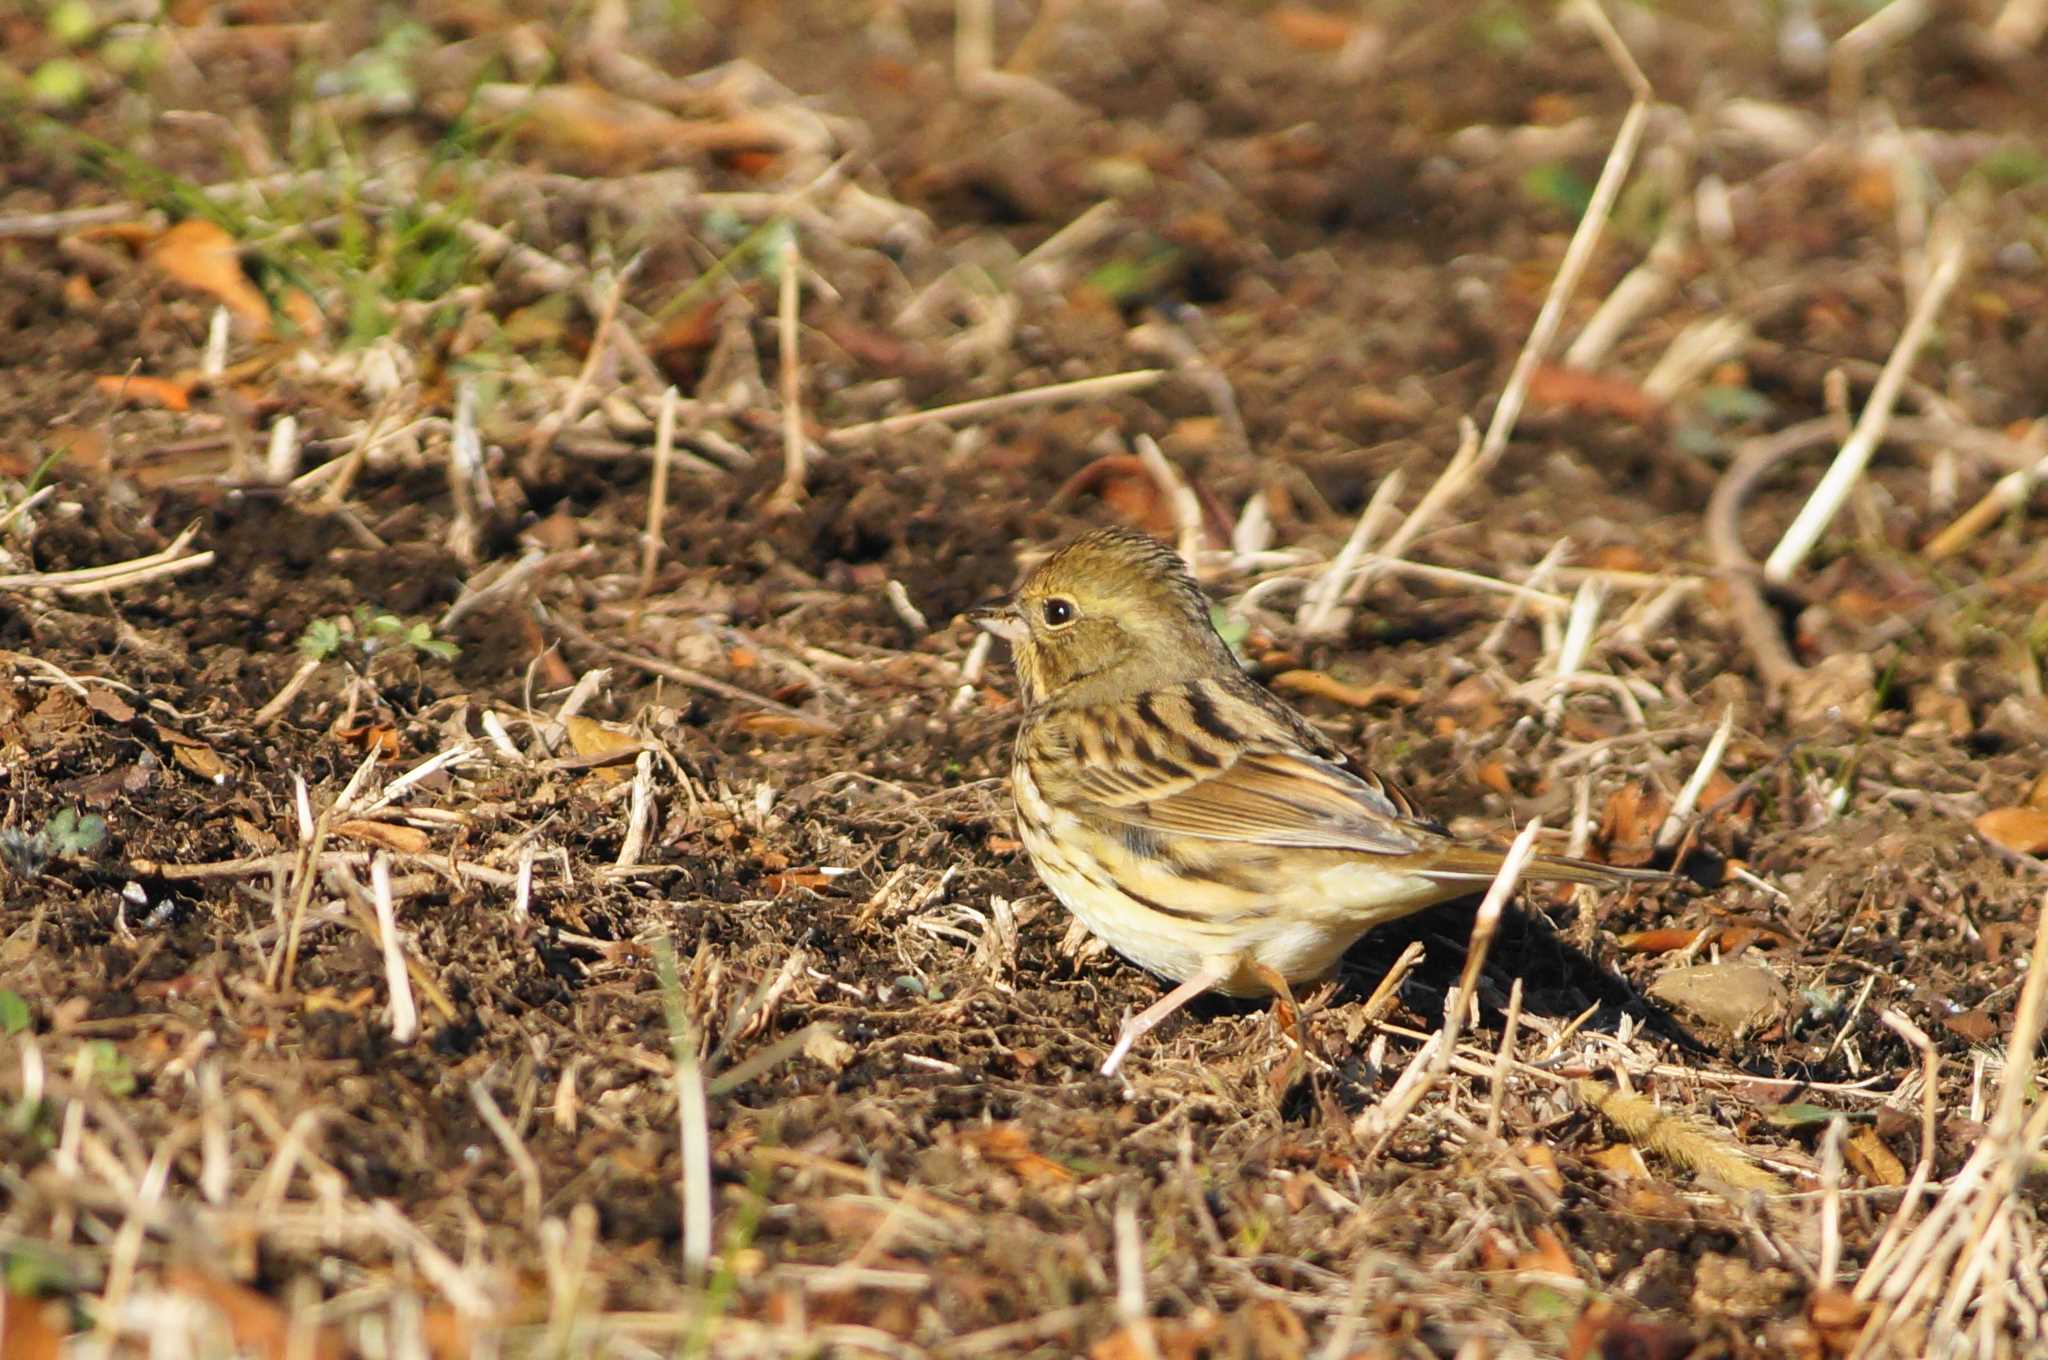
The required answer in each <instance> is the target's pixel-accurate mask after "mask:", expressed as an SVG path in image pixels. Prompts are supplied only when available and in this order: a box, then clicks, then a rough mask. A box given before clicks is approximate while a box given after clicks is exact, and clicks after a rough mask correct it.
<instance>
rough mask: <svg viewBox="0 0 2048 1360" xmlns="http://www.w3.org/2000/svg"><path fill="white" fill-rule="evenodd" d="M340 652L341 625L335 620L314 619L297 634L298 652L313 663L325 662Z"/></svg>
mask: <svg viewBox="0 0 2048 1360" xmlns="http://www.w3.org/2000/svg"><path fill="white" fill-rule="evenodd" d="M340 650H341V623H340V621H339V620H337V619H315V620H313V621H312V622H311V623H309V624H307V625H306V631H305V632H303V633H301V634H299V652H300V654H301V655H303V656H307V657H311V658H312V659H313V660H315V661H325V660H326V659H327V658H328V657H330V656H333V655H334V654H335V653H336V652H338V651H340Z"/></svg>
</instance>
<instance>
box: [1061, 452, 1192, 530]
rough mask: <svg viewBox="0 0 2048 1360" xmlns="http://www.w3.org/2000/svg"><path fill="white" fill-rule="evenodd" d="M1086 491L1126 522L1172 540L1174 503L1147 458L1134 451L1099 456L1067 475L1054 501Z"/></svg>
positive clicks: (1062, 500)
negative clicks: (1157, 478)
mask: <svg viewBox="0 0 2048 1360" xmlns="http://www.w3.org/2000/svg"><path fill="white" fill-rule="evenodd" d="M1087 495H1093V496H1094V497H1095V498H1096V499H1098V500H1100V501H1101V502H1102V503H1103V504H1104V505H1105V506H1107V507H1109V510H1110V513H1111V514H1113V515H1115V516H1116V517H1117V518H1118V519H1120V520H1122V521H1123V522H1124V523H1125V524H1128V525H1130V526H1131V527H1132V528H1134V529H1142V530H1144V531H1145V532H1146V533H1148V534H1151V535H1152V536H1153V537H1154V538H1158V539H1162V540H1170V539H1172V538H1173V537H1174V535H1175V533H1176V531H1177V526H1176V525H1175V523H1174V518H1173V507H1172V506H1170V505H1168V504H1167V502H1166V496H1165V495H1164V494H1163V493H1162V492H1161V491H1160V489H1159V483H1158V482H1156V481H1155V480H1153V477H1152V474H1151V473H1149V472H1147V471H1146V470H1145V464H1144V462H1143V461H1142V460H1141V459H1139V458H1138V457H1136V456H1135V455H1133V454H1128V453H1112V454H1108V455H1106V456H1104V457H1101V458H1098V459H1096V460H1095V461H1094V462H1092V463H1090V464H1088V466H1086V467H1084V468H1082V469H1081V470H1080V471H1079V472H1077V473H1075V474H1074V475H1073V476H1071V477H1069V478H1067V480H1066V483H1065V484H1064V485H1062V486H1061V487H1060V489H1059V490H1058V491H1056V492H1054V493H1053V504H1055V505H1059V504H1062V503H1064V502H1066V501H1069V500H1073V499H1076V498H1078V497H1081V496H1087Z"/></svg>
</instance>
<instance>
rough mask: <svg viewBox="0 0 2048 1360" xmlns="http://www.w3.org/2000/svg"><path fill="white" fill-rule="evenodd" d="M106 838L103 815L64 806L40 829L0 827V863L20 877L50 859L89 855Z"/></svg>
mask: <svg viewBox="0 0 2048 1360" xmlns="http://www.w3.org/2000/svg"><path fill="white" fill-rule="evenodd" d="M106 839H107V819H106V818H104V817H102V816H100V815H99V814H98V813H96V812H93V813H87V814H85V815H84V816H80V815H79V813H78V812H77V810H75V809H73V808H65V809H64V810H63V811H62V812H59V813H58V814H57V815H56V816H54V817H52V818H50V820H49V821H47V822H45V823H44V824H43V825H42V827H41V829H40V830H37V831H33V832H25V831H22V830H20V829H18V828H16V827H8V828H7V829H6V830H4V831H0V863H4V864H5V865H6V866H7V867H8V868H10V869H12V870H14V872H15V873H17V874H20V875H21V876H22V877H23V878H34V877H35V876H36V875H37V874H39V873H41V872H42V871H43V867H44V866H45V865H47V864H48V863H49V862H50V861H51V860H53V859H76V858H81V857H83V856H86V855H89V854H91V853H92V852H93V851H95V850H97V849H99V847H100V845H101V844H102V843H103V842H104V841H105V840H106Z"/></svg>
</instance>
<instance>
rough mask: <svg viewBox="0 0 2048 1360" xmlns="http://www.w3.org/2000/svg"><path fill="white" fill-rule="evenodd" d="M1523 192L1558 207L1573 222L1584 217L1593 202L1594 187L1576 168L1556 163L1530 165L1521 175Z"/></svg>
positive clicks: (1538, 200)
mask: <svg viewBox="0 0 2048 1360" xmlns="http://www.w3.org/2000/svg"><path fill="white" fill-rule="evenodd" d="M1522 192H1523V193H1525V194H1527V195H1528V196H1529V197H1530V198H1533V199H1535V200H1536V201H1537V202H1539V203H1547V204H1549V205H1550V206H1551V207H1553V208H1557V209H1559V210H1560V211H1562V212H1563V213H1564V214H1565V215H1566V216H1568V217H1570V218H1571V219H1572V220H1573V221H1577V220H1578V219H1579V218H1580V217H1582V216H1584V215H1585V211H1586V209H1587V208H1588V207H1589V206H1591V204H1592V202H1593V186H1592V185H1590V184H1588V183H1586V181H1585V180H1584V178H1582V177H1581V176H1580V175H1579V174H1578V173H1577V172H1576V171H1574V170H1572V169H1570V168H1569V167H1567V166H1563V165H1556V164H1551V165H1537V166H1532V167H1530V169H1529V170H1528V171H1527V172H1526V173H1525V174H1523V176H1522Z"/></svg>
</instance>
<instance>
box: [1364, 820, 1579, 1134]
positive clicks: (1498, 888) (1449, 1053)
mask: <svg viewBox="0 0 2048 1360" xmlns="http://www.w3.org/2000/svg"><path fill="white" fill-rule="evenodd" d="M1542 830H1543V819H1542V818H1541V817H1535V818H1531V819H1530V821H1529V824H1528V825H1527V826H1525V827H1523V828H1522V832H1521V834H1520V835H1518V836H1516V837H1515V840H1514V844H1513V845H1510V846H1509V847H1508V852H1507V855H1506V856H1505V858H1503V859H1502V861H1501V866H1500V870H1499V872H1497V873H1496V874H1494V876H1493V885H1492V886H1491V887H1489V888H1488V889H1487V890H1486V896H1485V898H1484V899H1483V900H1482V901H1481V902H1480V903H1479V914H1478V916H1477V917H1476V918H1475V919H1474V921H1473V923H1472V939H1471V942H1470V944H1468V945H1467V946H1466V950H1465V967H1464V970H1463V971H1462V972H1460V973H1459V975H1458V985H1457V986H1455V987H1453V988H1452V989H1451V994H1450V996H1449V998H1448V999H1447V1000H1446V1001H1445V1002H1444V1024H1443V1028H1442V1029H1440V1030H1438V1031H1437V1032H1436V1034H1435V1035H1433V1036H1431V1039H1430V1042H1429V1045H1427V1046H1425V1048H1424V1050H1423V1051H1424V1052H1426V1053H1429V1054H1430V1057H1429V1058H1428V1060H1427V1061H1426V1062H1423V1061H1422V1054H1420V1053H1418V1054H1417V1055H1416V1058H1417V1062H1418V1063H1420V1064H1421V1070H1420V1074H1419V1076H1415V1073H1416V1068H1415V1066H1414V1065H1411V1067H1410V1071H1409V1072H1407V1073H1403V1075H1402V1081H1401V1082H1398V1083H1396V1085H1395V1090H1394V1091H1393V1092H1391V1093H1389V1094H1388V1096H1387V1099H1386V1100H1385V1101H1384V1102H1382V1103H1381V1104H1380V1105H1379V1106H1377V1107H1376V1108H1374V1109H1371V1110H1368V1111H1367V1112H1366V1113H1365V1114H1364V1115H1362V1116H1360V1118H1359V1120H1358V1125H1357V1130H1356V1131H1357V1132H1359V1133H1360V1134H1361V1135H1365V1134H1377V1135H1378V1136H1377V1138H1376V1140H1375V1141H1374V1143H1373V1145H1372V1149H1371V1151H1370V1152H1368V1153H1367V1154H1366V1161H1367V1162H1376V1161H1378V1160H1379V1158H1380V1155H1381V1154H1382V1153H1384V1152H1385V1151H1386V1149H1387V1145H1388V1144H1389V1143H1391V1142H1393V1140H1394V1136H1395V1135H1396V1134H1397V1133H1399V1132H1400V1131H1401V1128H1402V1126H1403V1125H1404V1124H1405V1123H1406V1122H1407V1118H1408V1115H1409V1114H1410V1113H1412V1112H1413V1111H1414V1109H1415V1107H1416V1106H1417V1105H1419V1104H1421V1103H1422V1099H1423V1097H1424V1096H1426V1095H1428V1094H1429V1092H1430V1090H1431V1089H1432V1088H1433V1087H1434V1086H1435V1085H1436V1083H1437V1082H1438V1081H1439V1080H1440V1079H1441V1078H1442V1076H1443V1075H1444V1073H1446V1072H1448V1071H1450V1070H1451V1068H1452V1066H1453V1064H1454V1061H1455V1060H1456V1058H1457V1057H1458V1035H1459V1032H1460V1031H1461V1030H1462V1029H1463V1028H1464V1024H1465V1010H1466V1008H1467V1007H1468V1006H1469V1005H1470V1004H1471V1002H1472V997H1473V991H1474V988H1475V987H1476V986H1477V985H1478V982H1479V973H1480V970H1481V969H1483V968H1484V967H1485V966H1486V956H1487V954H1488V953H1489V952H1490V951H1491V950H1492V948H1493V937H1494V934H1495V932H1496V931H1497V930H1498V929H1499V926H1500V915H1501V911H1502V910H1503V909H1504V908H1505V907H1506V906H1507V902H1508V898H1510V897H1512V896H1513V895H1514V892H1515V889H1516V887H1517V886H1518V885H1519V884H1520V883H1521V881H1522V870H1523V869H1524V868H1525V867H1527V865H1528V863H1529V858H1530V856H1531V855H1533V854H1534V853H1535V851H1536V837H1537V835H1538V834H1539V833H1540V832H1541V831H1542ZM1489 1056H1491V1057H1492V1059H1493V1061H1492V1062H1490V1063H1488V1064H1486V1065H1485V1066H1484V1067H1483V1068H1482V1069H1481V1070H1482V1071H1483V1072H1484V1073H1486V1074H1487V1075H1489V1076H1490V1075H1491V1074H1492V1072H1493V1070H1494V1068H1495V1067H1497V1066H1499V1063H1500V1058H1499V1055H1497V1054H1494V1055H1489ZM1411 1077H1414V1079H1413V1080H1411ZM1404 1087H1405V1089H1404Z"/></svg>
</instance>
